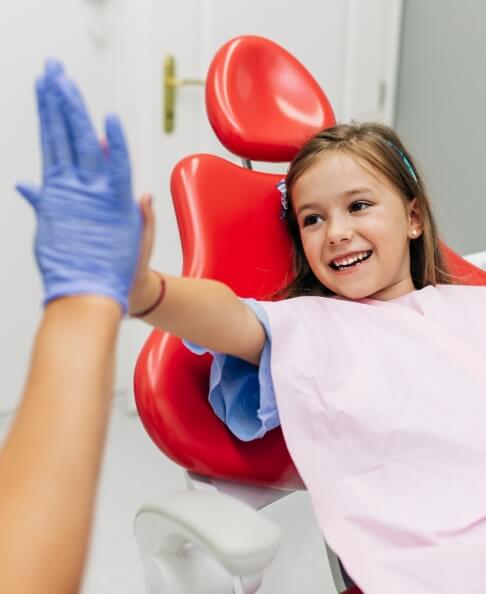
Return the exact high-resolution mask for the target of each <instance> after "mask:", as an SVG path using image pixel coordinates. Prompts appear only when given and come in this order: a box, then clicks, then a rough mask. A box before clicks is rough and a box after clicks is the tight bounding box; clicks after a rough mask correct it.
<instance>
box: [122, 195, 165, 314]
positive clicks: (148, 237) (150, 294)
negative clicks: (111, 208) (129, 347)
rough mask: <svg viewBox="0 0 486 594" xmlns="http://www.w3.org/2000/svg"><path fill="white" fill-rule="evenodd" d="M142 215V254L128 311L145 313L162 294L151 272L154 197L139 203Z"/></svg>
mask: <svg viewBox="0 0 486 594" xmlns="http://www.w3.org/2000/svg"><path fill="white" fill-rule="evenodd" d="M139 209H140V214H141V216H142V221H143V231H142V239H141V244H140V254H139V259H138V264H137V271H136V273H135V278H134V281H133V285H132V289H131V291H130V294H129V296H128V311H129V312H132V313H133V312H137V311H143V310H144V309H146V308H147V307H149V306H150V305H151V304H152V303H154V302H155V300H156V299H157V297H158V295H159V292H160V279H159V277H158V276H157V275H156V274H155V273H154V272H153V271H151V270H150V268H149V264H150V257H151V255H152V249H153V245H154V237H155V215H154V210H153V207H152V196H151V195H150V194H144V195H143V196H142V197H141V198H140V201H139Z"/></svg>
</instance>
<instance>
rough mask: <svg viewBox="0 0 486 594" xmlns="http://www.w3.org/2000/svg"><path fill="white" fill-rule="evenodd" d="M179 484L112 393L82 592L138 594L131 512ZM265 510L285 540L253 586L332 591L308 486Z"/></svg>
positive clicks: (139, 570)
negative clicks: (110, 414) (113, 398)
mask: <svg viewBox="0 0 486 594" xmlns="http://www.w3.org/2000/svg"><path fill="white" fill-rule="evenodd" d="M8 421H9V417H8V416H4V417H0V441H1V438H2V436H3V435H4V434H5V430H6V427H7V425H8ZM181 490H185V479H184V475H183V472H182V471H181V470H180V468H179V467H177V466H176V465H175V464H173V463H172V462H171V461H170V460H168V459H167V458H165V457H164V456H163V455H162V454H161V453H160V452H159V451H158V450H157V449H156V447H155V446H154V445H153V444H152V442H151V441H150V439H149V438H148V436H147V435H146V433H145V431H144V430H143V427H142V426H141V423H140V421H139V419H138V417H137V416H136V414H133V413H129V412H127V411H126V406H125V403H124V400H123V399H122V398H118V399H115V401H114V407H113V414H112V420H111V424H110V430H109V435H108V440H107V448H106V453H105V459H104V464H103V470H102V477H101V483H100V490H99V496H98V506H97V513H96V518H95V524H94V530H93V535H92V543H91V551H90V557H89V561H88V565H87V569H86V574H85V580H84V584H83V587H82V592H81V594H115V593H116V594H144V575H143V567H142V563H141V561H140V558H139V555H138V551H137V547H136V543H135V539H134V536H133V518H134V515H135V513H136V511H137V509H138V508H139V507H140V505H142V504H143V503H144V502H145V501H147V500H148V499H154V498H156V497H159V496H160V497H163V496H164V495H167V494H172V493H175V492H177V491H181ZM265 513H266V514H267V515H268V516H269V517H272V518H273V519H274V520H275V521H276V522H277V523H278V524H279V525H280V526H281V528H282V530H283V532H284V545H283V546H282V547H281V549H280V551H279V553H278V555H277V557H276V559H275V560H274V561H273V563H272V565H271V567H270V568H269V570H268V572H267V573H266V575H265V578H264V582H263V585H262V587H261V589H260V590H259V593H261V594H277V593H278V594H302V593H305V594H334V593H335V589H334V586H333V585H332V579H331V575H330V571H329V568H328V565H327V558H326V553H325V548H324V543H323V540H322V537H321V535H320V533H319V531H318V529H317V527H316V523H315V521H314V518H313V515H312V511H311V508H310V504H309V499H308V496H307V493H295V494H292V495H290V496H288V497H285V498H284V499H282V500H280V501H279V502H277V503H275V504H273V505H272V506H270V507H269V508H268V510H267V511H266V512H265ZM160 594H162V593H160Z"/></svg>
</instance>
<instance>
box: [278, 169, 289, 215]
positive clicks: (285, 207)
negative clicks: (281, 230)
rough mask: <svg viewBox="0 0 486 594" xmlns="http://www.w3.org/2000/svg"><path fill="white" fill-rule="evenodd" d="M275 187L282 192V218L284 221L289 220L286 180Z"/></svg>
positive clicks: (282, 180)
mask: <svg viewBox="0 0 486 594" xmlns="http://www.w3.org/2000/svg"><path fill="white" fill-rule="evenodd" d="M275 187H276V188H277V190H278V191H279V192H280V218H281V219H282V220H283V219H286V218H287V215H288V212H289V199H288V191H287V184H286V183H285V178H283V179H281V180H280V181H279V182H278V184H277V185H276V186H275Z"/></svg>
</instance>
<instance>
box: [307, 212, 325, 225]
mask: <svg viewBox="0 0 486 594" xmlns="http://www.w3.org/2000/svg"><path fill="white" fill-rule="evenodd" d="M319 220H322V217H321V215H318V214H310V215H307V216H305V217H304V219H303V221H302V226H303V227H309V226H310V225H315V224H316V223H318V222H319Z"/></svg>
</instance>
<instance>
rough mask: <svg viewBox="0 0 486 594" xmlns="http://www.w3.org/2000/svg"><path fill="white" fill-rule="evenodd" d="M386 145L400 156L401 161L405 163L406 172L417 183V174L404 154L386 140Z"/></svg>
mask: <svg viewBox="0 0 486 594" xmlns="http://www.w3.org/2000/svg"><path fill="white" fill-rule="evenodd" d="M387 143H388V144H389V145H390V146H391V147H392V148H393V149H394V150H395V151H396V152H397V153H398V154H399V155H400V157H401V159H402V161H403V162H404V163H405V166H406V168H407V169H408V172H409V173H410V175H411V176H412V177H413V179H414V180H415V182H417V181H418V180H417V174H416V173H415V170H414V168H413V167H412V164H411V163H410V161H409V160H408V159H407V156H406V155H405V153H404V152H403V151H402V150H401V149H399V148H398V146H396V145H394V144H393V142H391V141H389V140H387Z"/></svg>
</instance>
